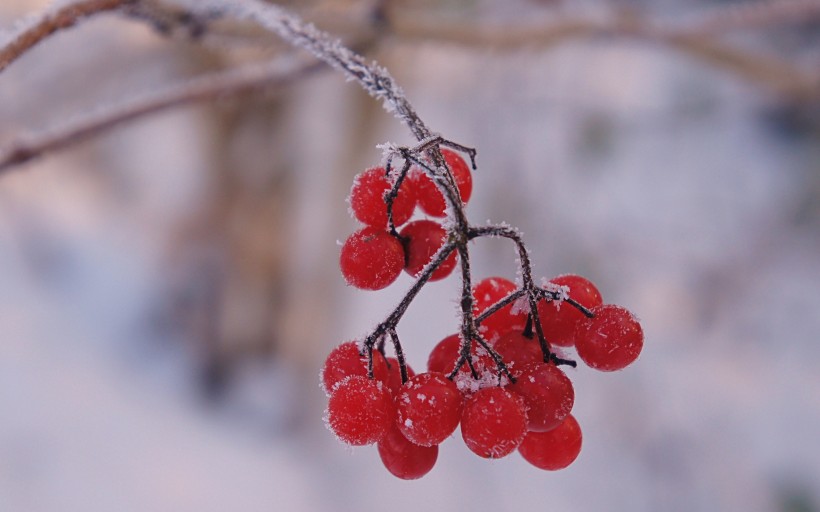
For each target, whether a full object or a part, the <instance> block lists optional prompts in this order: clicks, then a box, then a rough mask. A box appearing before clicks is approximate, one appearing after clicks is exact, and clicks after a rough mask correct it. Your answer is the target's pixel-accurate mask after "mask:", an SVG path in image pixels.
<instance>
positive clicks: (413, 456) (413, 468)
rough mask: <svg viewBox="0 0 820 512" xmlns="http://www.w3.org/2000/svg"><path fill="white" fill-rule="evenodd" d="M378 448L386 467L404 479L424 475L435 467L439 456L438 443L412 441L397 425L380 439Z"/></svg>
mask: <svg viewBox="0 0 820 512" xmlns="http://www.w3.org/2000/svg"><path fill="white" fill-rule="evenodd" d="M378 448H379V457H381V459H382V463H383V464H384V467H386V468H387V470H388V471H390V472H391V473H392V474H393V475H394V476H397V477H399V478H401V479H403V480H415V479H417V478H421V477H423V476H424V475H426V474H427V473H429V472H430V470H431V469H433V466H434V465H435V464H436V459H437V458H438V445H433V446H419V445H417V444H414V443H411V442H410V441H408V440H407V438H406V437H404V435H403V434H402V433H401V431H399V429H398V427H397V426H396V425H393V427H392V428H391V429H390V430H389V431H388V432H387V435H385V436H384V437H383V438H382V440H381V441H379V444H378Z"/></svg>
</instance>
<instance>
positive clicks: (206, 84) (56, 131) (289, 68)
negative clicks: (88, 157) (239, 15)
mask: <svg viewBox="0 0 820 512" xmlns="http://www.w3.org/2000/svg"><path fill="white" fill-rule="evenodd" d="M320 68H321V65H320V64H319V63H317V62H316V61H312V62H306V61H304V60H301V61H299V60H295V59H293V58H282V59H278V60H275V61H273V62H270V63H268V64H265V65H253V66H247V67H242V68H237V69H232V70H229V71H223V72H215V73H212V74H209V75H204V76H202V77H199V78H195V79H193V80H190V81H188V82H185V83H182V84H179V85H174V86H170V87H168V88H167V89H165V90H161V91H157V92H153V93H151V94H148V95H145V96H143V97H141V98H137V99H134V100H131V101H128V102H124V103H121V104H118V105H106V106H105V107H102V108H100V109H99V110H98V111H97V112H96V113H94V114H91V115H88V116H85V117H80V118H75V119H72V120H70V121H69V122H67V123H66V124H64V125H62V126H57V127H55V128H52V129H50V130H45V131H43V132H39V133H33V134H29V135H27V136H25V137H20V138H19V139H17V140H16V141H14V142H12V143H11V144H9V145H8V146H7V147H4V148H0V173H2V172H5V171H7V170H8V169H10V168H11V167H13V166H15V165H18V164H21V163H24V162H27V161H29V160H31V159H33V158H36V157H38V156H41V155H43V154H44V153H47V152H50V151H54V150H57V149H61V148H63V147H66V146H68V145H71V144H74V143H76V142H79V141H81V140H84V139H87V138H89V137H93V136H95V135H99V134H101V133H104V132H106V131H108V130H109V129H111V128H114V127H116V126H119V125H122V124H124V123H127V122H130V121H133V120H135V119H138V118H141V117H144V116H147V115H149V114H154V113H157V112H160V111H163V110H166V109H169V108H172V107H178V106H183V105H190V104H193V103H198V102H203V101H208V100H213V99H227V98H231V97H236V96H239V95H242V94H247V93H250V92H254V91H261V90H273V89H275V88H277V87H282V86H284V85H286V84H289V83H291V82H293V81H294V80H296V79H298V78H300V77H302V76H304V75H305V74H307V73H310V72H312V71H315V70H318V69H320Z"/></svg>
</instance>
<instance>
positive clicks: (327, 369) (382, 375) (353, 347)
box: [321, 341, 389, 394]
mask: <svg viewBox="0 0 820 512" xmlns="http://www.w3.org/2000/svg"><path fill="white" fill-rule="evenodd" d="M367 365H368V362H367V354H365V355H361V354H360V353H359V346H358V344H357V343H356V342H355V341H348V342H345V343H342V344H341V345H338V346H336V347H335V348H334V349H333V350H331V351H330V354H328V355H327V358H326V359H325V364H324V365H322V375H321V377H322V388H323V389H324V390H325V393H327V394H330V393H331V391H333V386H335V385H336V384H337V383H338V382H340V381H342V380H344V379H345V378H346V377H350V376H353V375H359V376H361V377H367ZM373 378H374V379H376V380H378V381H381V382H383V383H385V384H387V383H388V380H389V376H388V369H387V363H386V362H385V360H384V356H383V355H382V354H381V352H379V351H378V350H374V351H373Z"/></svg>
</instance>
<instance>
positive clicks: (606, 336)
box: [575, 304, 643, 372]
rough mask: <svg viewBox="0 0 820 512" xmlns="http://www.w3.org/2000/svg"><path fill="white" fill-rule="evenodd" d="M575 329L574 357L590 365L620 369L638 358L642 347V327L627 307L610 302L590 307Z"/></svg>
mask: <svg viewBox="0 0 820 512" xmlns="http://www.w3.org/2000/svg"><path fill="white" fill-rule="evenodd" d="M591 311H592V314H593V315H595V317H594V318H586V319H585V320H584V321H583V322H581V323H580V324H579V325H578V327H577V328H576V331H575V349H576V350H577V351H578V357H580V358H581V360H582V361H583V362H585V363H586V364H587V365H588V366H590V367H591V368H595V369H596V370H601V371H604V372H611V371H615V370H620V369H622V368H624V367H626V366H627V365H629V364H630V363H631V362H632V361H634V360H635V359H637V358H638V355H639V354H640V353H641V349H642V348H643V329H641V324H640V323H638V320H637V319H635V317H634V316H633V315H632V313H630V312H629V311H628V310H626V309H624V308H622V307H621V306H616V305H613V304H604V305H601V306H598V307H594V308H592V310H591Z"/></svg>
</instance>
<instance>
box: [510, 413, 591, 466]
mask: <svg viewBox="0 0 820 512" xmlns="http://www.w3.org/2000/svg"><path fill="white" fill-rule="evenodd" d="M581 438H582V436H581V427H580V426H579V425H578V422H577V421H575V418H574V417H573V416H572V415H571V414H570V415H569V416H567V417H566V418H565V419H564V421H563V422H561V424H560V425H558V426H557V427H555V428H554V429H552V430H550V431H548V432H528V433H527V435H526V436H524V440H523V441H522V442H521V446H519V447H518V453H520V454H521V456H522V457H524V459H525V460H526V461H527V462H529V463H530V464H532V465H533V466H535V467H537V468H540V469H546V470H548V471H557V470H559V469H564V468H565V467H567V466H569V465H570V464H572V462H573V461H574V460H575V459H576V458H578V454H579V453H581Z"/></svg>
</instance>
